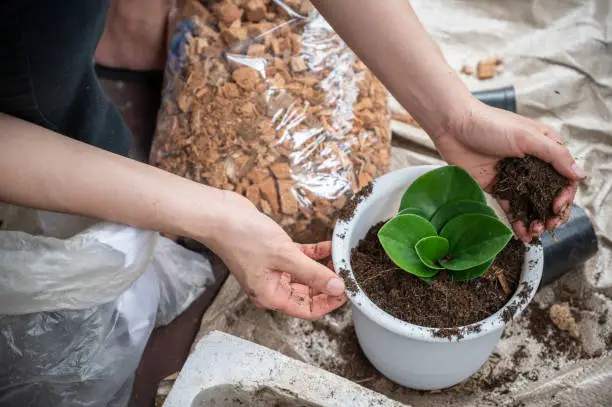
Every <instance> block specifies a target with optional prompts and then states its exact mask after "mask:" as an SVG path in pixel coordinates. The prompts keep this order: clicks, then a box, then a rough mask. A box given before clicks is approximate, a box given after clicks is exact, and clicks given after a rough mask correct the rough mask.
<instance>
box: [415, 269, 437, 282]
mask: <svg viewBox="0 0 612 407" xmlns="http://www.w3.org/2000/svg"><path fill="white" fill-rule="evenodd" d="M437 276H438V272H436V274H434V275H433V276H431V277H419V278H420V279H421V280H423V281H425V282H427V283H431V282H432V281H434V280H435V279H436V277H437ZM417 277H418V276H417Z"/></svg>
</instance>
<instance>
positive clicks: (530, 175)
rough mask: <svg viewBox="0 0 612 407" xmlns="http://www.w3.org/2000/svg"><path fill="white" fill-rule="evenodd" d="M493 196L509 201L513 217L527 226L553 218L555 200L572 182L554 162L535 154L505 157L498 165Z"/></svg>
mask: <svg viewBox="0 0 612 407" xmlns="http://www.w3.org/2000/svg"><path fill="white" fill-rule="evenodd" d="M497 171H498V175H497V181H496V182H495V184H494V185H493V195H495V196H496V197H497V198H499V199H502V200H507V201H509V202H510V209H511V211H512V214H513V215H512V217H513V219H512V220H520V221H522V222H523V223H524V224H525V225H526V226H528V225H530V224H531V222H532V221H535V220H537V221H541V222H543V223H545V222H546V221H547V220H548V219H551V218H554V217H555V216H556V214H555V213H554V211H553V202H554V200H555V198H556V197H557V195H558V194H559V192H561V190H563V188H565V187H567V186H568V185H569V181H568V179H567V178H565V177H564V176H563V175H561V174H559V173H558V172H557V170H555V169H554V168H553V166H552V165H550V164H548V163H547V162H544V161H542V160H540V159H539V158H536V157H533V156H526V157H524V158H505V159H503V160H501V161H500V162H499V164H498V166H497Z"/></svg>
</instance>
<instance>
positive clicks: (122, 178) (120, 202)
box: [0, 114, 236, 241]
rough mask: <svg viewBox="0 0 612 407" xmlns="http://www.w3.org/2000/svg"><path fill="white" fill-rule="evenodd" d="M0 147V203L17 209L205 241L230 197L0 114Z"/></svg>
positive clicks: (230, 203)
mask: <svg viewBox="0 0 612 407" xmlns="http://www.w3.org/2000/svg"><path fill="white" fill-rule="evenodd" d="M0 146H1V147H0V200H2V201H5V202H10V203H14V204H18V205H21V206H26V207H33V208H37V209H45V210H50V211H56V212H64V213H73V214H79V215H85V216H91V217H95V218H99V219H104V220H109V221H114V222H118V223H124V224H128V225H132V226H136V227H139V228H143V229H152V230H158V231H162V232H166V233H170V234H174V235H182V236H189V237H193V238H197V239H199V240H203V241H210V239H211V238H212V237H213V235H214V229H215V228H217V227H218V223H219V219H220V218H221V216H220V214H221V211H222V210H223V209H224V208H228V207H231V205H232V204H234V203H233V202H232V201H235V200H236V199H234V198H233V197H231V196H229V194H227V193H225V192H223V191H221V190H217V189H214V188H209V187H206V186H203V185H200V184H197V183H195V182H190V181H188V180H185V179H183V178H181V177H178V176H176V175H172V174H170V173H167V172H165V171H162V170H159V169H157V168H154V167H151V166H149V165H145V164H141V163H138V162H136V161H134V160H130V159H128V158H125V157H122V156H119V155H116V154H112V153H109V152H106V151H104V150H100V149H98V148H95V147H91V146H88V145H86V144H84V143H80V142H78V141H74V140H71V139H69V138H67V137H64V136H61V135H59V134H57V133H54V132H52V131H49V130H46V129H44V128H42V127H38V126H35V125H32V124H30V123H27V122H24V121H21V120H19V119H16V118H13V117H10V116H6V115H3V114H0ZM203 225H206V226H205V227H203Z"/></svg>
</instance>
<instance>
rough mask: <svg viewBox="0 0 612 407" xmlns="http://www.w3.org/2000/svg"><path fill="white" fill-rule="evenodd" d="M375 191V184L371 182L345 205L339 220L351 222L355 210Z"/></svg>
mask: <svg viewBox="0 0 612 407" xmlns="http://www.w3.org/2000/svg"><path fill="white" fill-rule="evenodd" d="M373 189H374V184H372V183H371V182H370V183H369V184H367V185H366V186H365V187H363V188H362V189H361V190H360V191H359V192H357V193H356V194H355V195H353V196H352V198H351V199H350V200H349V201H348V202H347V203H346V204H345V205H344V207H343V208H342V210H341V211H340V214H339V215H338V220H343V221H345V222H346V221H349V220H351V219H352V218H353V214H354V212H355V208H357V205H359V203H360V202H361V201H363V199H364V198H366V197H368V196H369V195H370V194H371V193H372V190H373Z"/></svg>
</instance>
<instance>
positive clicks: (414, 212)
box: [396, 208, 427, 219]
mask: <svg viewBox="0 0 612 407" xmlns="http://www.w3.org/2000/svg"><path fill="white" fill-rule="evenodd" d="M399 215H419V216H420V217H421V218H424V219H427V215H425V214H424V213H423V211H422V210H420V209H417V208H404V209H402V210H401V211H399V212H398V213H397V215H396V216H399Z"/></svg>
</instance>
